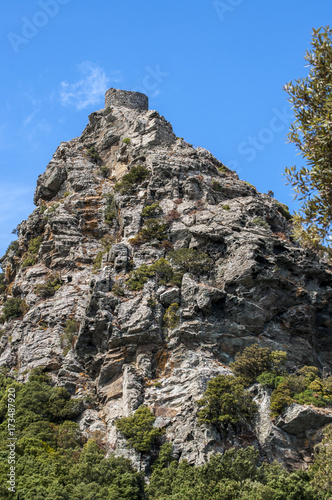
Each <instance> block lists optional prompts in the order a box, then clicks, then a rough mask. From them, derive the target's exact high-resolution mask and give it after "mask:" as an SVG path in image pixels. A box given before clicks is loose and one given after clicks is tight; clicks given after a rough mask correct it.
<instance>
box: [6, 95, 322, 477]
mask: <svg viewBox="0 0 332 500" xmlns="http://www.w3.org/2000/svg"><path fill="white" fill-rule="evenodd" d="M105 104H106V109H103V110H99V111H96V112H94V113H91V115H90V116H89V123H88V125H87V127H86V128H85V130H84V131H83V133H82V134H81V136H80V137H79V138H75V139H73V140H71V141H69V142H66V143H61V145H60V146H59V148H58V149H57V150H56V152H55V154H54V157H53V159H52V161H51V162H50V163H49V165H48V166H47V168H46V171H45V173H44V174H42V175H41V176H40V177H39V178H38V181H37V189H36V194H35V203H37V205H38V206H37V208H36V209H35V210H34V212H33V213H32V214H31V215H30V216H29V217H28V219H27V220H26V221H23V222H22V223H21V224H20V225H19V238H18V246H19V251H15V250H14V249H12V250H11V251H9V252H8V253H7V254H6V255H5V256H4V257H3V258H2V259H1V265H2V268H3V270H4V273H5V280H6V284H7V290H6V298H11V297H12V296H14V295H15V296H17V297H20V298H22V299H24V300H25V302H26V304H27V309H28V310H27V312H26V314H25V315H24V316H23V317H22V318H21V319H12V320H10V321H6V322H5V324H4V326H3V328H4V330H5V334H4V335H2V337H1V339H0V365H1V366H8V367H9V368H10V370H12V373H14V371H13V370H14V369H17V370H18V377H19V379H20V380H25V379H26V377H27V373H28V371H29V370H30V369H31V368H34V367H36V366H41V365H44V366H46V367H47V368H48V370H49V371H50V373H51V375H52V378H53V380H54V383H56V384H59V385H64V386H65V387H67V388H68V390H70V391H71V393H72V394H78V395H82V396H83V397H84V396H85V395H87V396H89V395H94V398H95V399H96V402H97V404H98V405H99V407H100V412H99V410H98V415H96V414H95V413H93V412H92V410H91V412H92V413H91V412H90V410H89V412H90V413H89V412H88V411H86V413H85V414H84V415H83V416H82V420H81V423H82V428H84V429H85V430H86V432H90V431H89V429H90V430H91V429H94V428H95V429H96V430H97V431H98V432H104V431H105V429H104V427H103V426H102V425H101V424H100V419H103V418H105V422H106V428H107V431H105V440H106V438H107V444H108V446H109V449H111V450H114V451H115V452H116V453H118V454H122V455H124V456H128V457H130V458H131V459H132V460H133V461H134V463H135V464H136V466H137V467H138V468H139V467H141V466H142V467H143V469H144V468H146V467H148V465H149V463H150V461H151V457H149V456H148V455H146V456H144V457H140V456H139V454H137V453H136V452H135V451H133V450H130V449H128V448H127V446H126V442H125V440H124V438H123V436H121V435H119V433H118V432H117V430H116V428H115V425H114V422H115V419H116V418H119V417H121V416H124V415H129V414H132V413H133V412H134V411H135V410H136V409H137V408H138V407H139V405H141V404H144V405H147V406H148V407H149V408H151V410H152V411H153V412H154V414H155V416H156V424H155V425H157V426H161V427H164V428H165V438H166V439H167V440H168V441H170V442H172V443H173V445H174V453H175V454H176V455H177V456H178V457H181V458H183V459H185V458H186V459H188V460H189V462H190V463H192V464H196V465H198V464H202V463H204V462H205V461H206V460H208V459H209V457H210V455H211V454H213V453H215V452H218V451H220V452H223V451H224V450H225V449H227V448H229V447H230V446H237V447H239V446H245V445H247V444H248V442H247V441H245V439H244V438H243V437H241V435H239V434H236V433H235V431H234V430H233V431H231V430H228V431H227V432H226V431H225V432H222V435H221V434H220V433H219V432H217V430H216V429H215V428H213V427H212V426H202V425H201V424H199V423H198V420H197V411H198V407H197V405H196V401H197V400H199V399H201V398H202V396H203V394H204V391H205V390H206V387H207V383H208V381H209V380H210V379H211V378H213V377H215V376H217V375H218V374H227V373H230V371H229V370H228V368H227V365H228V364H229V363H230V362H231V361H232V360H233V359H234V356H235V355H236V353H237V352H239V351H240V350H242V349H243V348H244V347H247V346H249V345H251V344H252V343H254V342H259V345H260V346H262V347H270V348H271V349H280V350H286V351H287V352H288V358H289V367H295V366H299V365H304V364H307V365H314V366H317V367H319V368H320V369H323V368H324V369H325V370H326V371H329V370H332V364H331V359H332V356H331V355H332V345H331V342H330V339H331V333H332V331H331V321H330V318H331V313H332V303H331V296H332V291H331V287H330V283H331V267H330V266H329V265H328V264H327V263H326V262H325V261H323V260H321V259H320V257H319V255H317V254H315V253H312V252H309V251H308V250H306V249H304V248H301V247H300V246H299V245H298V244H297V243H294V242H293V241H292V239H291V226H290V225H289V223H288V221H287V220H286V218H285V217H284V216H283V215H282V213H280V205H278V202H277V201H276V200H274V199H273V198H271V197H270V196H267V195H264V194H261V193H258V192H257V191H256V190H255V188H253V187H250V186H248V185H247V184H246V183H245V182H243V181H241V180H239V178H238V175H237V174H236V173H235V172H233V171H231V170H229V169H228V168H227V167H225V166H224V165H223V164H222V163H221V162H220V161H219V160H217V159H216V158H214V157H213V155H212V154H211V153H210V152H208V151H206V150H205V149H203V148H197V149H195V148H194V147H192V146H191V145H190V144H187V143H186V142H185V141H184V140H180V139H177V138H176V137H175V135H174V133H173V130H172V126H171V124H170V123H168V122H167V121H166V120H165V118H164V117H162V116H160V114H159V113H158V112H157V111H154V110H152V111H148V104H147V97H146V96H143V95H142V94H139V93H135V92H125V91H121V90H116V89H110V90H109V91H108V92H107V94H106V103H105ZM126 137H127V138H130V143H129V144H124V143H122V140H123V139H124V138H126ZM92 147H93V148H95V151H96V153H97V154H96V155H94V156H95V157H93V155H91V148H92ZM137 165H142V166H144V167H145V168H146V169H147V171H148V176H147V178H146V179H144V181H142V182H137V183H136V185H134V186H132V189H131V188H129V187H128V186H127V187H128V189H124V190H122V189H121V186H122V187H123V185H122V184H121V182H122V179H123V176H124V175H125V174H127V173H128V172H129V171H130V170H131V169H132V168H133V167H134V166H137ZM101 166H106V167H107V169H103V171H102V170H101ZM107 170H108V172H109V174H107ZM105 172H106V177H105ZM216 182H217V183H219V188H218V189H216V184H215V183H216ZM117 183H120V184H117ZM105 195H113V196H114V200H115V205H116V210H115V212H116V214H115V217H114V220H113V221H108V222H109V223H106V221H105V209H106V205H107V197H105ZM108 199H110V198H108ZM157 201H158V203H159V205H160V207H161V210H162V214H161V215H160V216H159V215H158V216H157V217H162V218H166V220H167V221H168V229H167V234H166V235H165V239H166V240H167V243H166V242H165V241H160V240H159V239H156V238H153V237H152V238H151V239H149V238H147V240H148V241H146V242H145V243H144V244H142V245H136V246H135V245H132V244H131V243H130V238H133V237H134V236H135V235H137V233H138V232H139V231H140V229H141V228H142V225H143V220H142V216H141V213H142V209H143V207H144V206H146V205H151V204H152V203H155V202H157ZM257 218H259V219H258V220H260V221H263V222H266V223H267V225H268V227H263V226H262V225H259V224H257V223H255V222H254V221H255V220H256V222H257ZM37 237H41V241H42V243H41V246H40V248H39V251H38V253H37V255H36V257H35V259H36V261H35V263H34V264H33V265H31V266H28V267H24V266H23V265H22V263H23V259H22V255H24V254H25V253H26V252H27V250H28V246H29V243H30V241H31V240H32V239H33V238H37ZM172 247H173V248H174V249H175V250H177V249H179V248H193V249H196V250H199V251H202V252H204V253H206V254H208V256H209V257H210V259H211V262H212V265H211V267H210V269H208V270H207V271H204V270H202V272H198V274H196V275H193V274H190V273H187V272H186V273H184V276H183V279H182V284H181V287H175V286H174V287H172V288H167V287H166V286H165V285H162V286H161V285H160V283H159V282H158V279H157V276H156V275H151V276H148V277H147V279H146V277H145V276H142V283H141V285H142V286H141V287H140V286H138V287H137V288H138V289H137V290H129V288H128V286H127V280H128V278H129V273H130V272H131V271H132V270H138V269H139V268H140V266H142V265H143V264H148V265H150V264H152V263H154V262H155V261H156V260H158V259H160V258H165V257H166V258H167V254H168V252H169V250H170V249H171V248H172ZM109 248H110V250H108V249H109ZM102 254H103V255H102ZM101 255H102V258H101V259H99V257H100V256H101ZM97 256H98V259H99V260H98V259H96V257H97ZM99 264H100V266H99ZM141 270H142V269H141ZM174 270H175V271H177V272H183V271H185V270H186V269H185V268H174ZM54 276H57V277H58V278H59V279H60V281H61V286H60V287H59V288H58V289H57V290H55V291H54V294H52V295H51V296H48V297H41V296H40V294H38V288H37V287H38V286H39V285H41V284H45V283H46V282H47V280H49V279H51V277H54ZM143 282H144V283H143ZM114 283H118V284H120V285H121V287H122V288H123V293H121V289H120V290H119V288H118V291H117V290H116V288H115V289H114V288H113V285H114ZM117 293H118V295H117ZM174 302H176V303H178V304H179V306H180V307H179V310H178V312H177V315H178V319H179V323H178V325H176V327H175V328H173V329H171V328H166V326H165V321H164V319H163V318H164V315H165V312H166V309H167V308H168V307H169V305H170V304H172V303H174ZM2 307H3V302H1V303H0V315H1V310H2ZM68 319H72V320H73V319H74V320H75V321H76V324H77V332H74V333H73V335H72V337H70V338H67V337H66V333H65V329H66V324H67V321H68ZM253 390H254V391H256V392H254V395H255V398H256V401H257V404H258V406H259V412H258V416H257V420H256V422H255V423H253V426H252V429H251V431H250V432H251V434H250V435H251V438H250V439H251V440H250V442H252V443H254V444H255V446H257V447H259V449H260V450H261V452H262V454H263V455H265V456H266V457H267V458H268V459H269V460H273V459H277V460H279V461H280V462H282V463H284V464H286V465H287V466H288V467H290V468H292V467H297V468H298V467H305V466H306V465H305V464H307V463H309V462H310V460H311V454H312V450H313V448H314V446H315V444H316V443H317V442H319V440H320V439H321V432H322V429H323V426H324V425H326V423H327V422H329V421H330V415H329V414H328V413H329V412H324V411H319V410H315V409H312V408H303V407H301V409H298V408H297V407H291V408H290V409H288V410H287V411H286V413H285V415H284V416H283V417H282V419H280V421H278V425H275V423H273V422H272V421H271V419H270V416H269V404H270V403H269V402H270V396H269V394H268V393H267V392H266V391H263V390H262V389H261V388H257V387H256V389H253ZM296 408H297V409H296ZM93 411H95V410H93ZM95 423H96V425H95ZM91 432H92V431H91ZM142 464H143V465H142ZM144 470H145V469H144Z"/></svg>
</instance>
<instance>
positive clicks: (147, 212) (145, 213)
mask: <svg viewBox="0 0 332 500" xmlns="http://www.w3.org/2000/svg"><path fill="white" fill-rule="evenodd" d="M161 212H162V210H161V207H160V205H159V203H158V202H156V203H152V205H147V206H146V207H144V208H143V210H142V213H141V216H142V217H143V219H151V218H154V217H156V216H157V215H159V214H160V213H161Z"/></svg>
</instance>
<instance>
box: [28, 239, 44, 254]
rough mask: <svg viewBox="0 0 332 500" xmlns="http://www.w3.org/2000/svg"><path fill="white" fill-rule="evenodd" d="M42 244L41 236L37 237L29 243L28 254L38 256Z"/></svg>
mask: <svg viewBox="0 0 332 500" xmlns="http://www.w3.org/2000/svg"><path fill="white" fill-rule="evenodd" d="M41 242H42V237H41V236H37V238H33V239H32V240H31V241H30V242H29V246H28V252H29V253H30V254H32V255H37V253H38V251H39V247H40V245H41Z"/></svg>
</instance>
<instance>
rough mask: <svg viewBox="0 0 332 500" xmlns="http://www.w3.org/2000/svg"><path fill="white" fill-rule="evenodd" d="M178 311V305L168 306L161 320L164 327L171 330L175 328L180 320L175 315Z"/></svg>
mask: <svg viewBox="0 0 332 500" xmlns="http://www.w3.org/2000/svg"><path fill="white" fill-rule="evenodd" d="M178 310H179V304H177V303H175V302H174V303H173V304H171V305H170V306H169V308H168V309H167V310H166V313H165V314H164V317H163V320H164V323H165V326H167V328H170V329H171V330H173V329H174V328H176V327H177V326H178V324H179V322H180V318H179V316H178V314H177V312H178Z"/></svg>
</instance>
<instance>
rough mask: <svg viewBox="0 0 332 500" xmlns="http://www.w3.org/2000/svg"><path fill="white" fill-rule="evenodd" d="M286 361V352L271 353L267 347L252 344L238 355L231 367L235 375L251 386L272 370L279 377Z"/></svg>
mask: <svg viewBox="0 0 332 500" xmlns="http://www.w3.org/2000/svg"><path fill="white" fill-rule="evenodd" d="M286 359H287V354H286V353H285V352H284V351H272V352H271V351H270V349H269V348H267V347H258V345H257V344H252V345H251V346H250V347H246V348H245V349H244V350H243V352H242V353H241V354H236V356H235V360H234V361H233V363H230V365H229V366H230V369H231V370H232V371H233V372H234V373H235V375H237V376H239V377H241V378H242V379H243V381H244V382H245V383H246V384H247V385H250V384H252V383H254V382H255V380H256V379H257V377H258V376H259V375H260V374H261V373H263V372H265V371H271V370H272V371H274V372H275V373H276V374H277V375H279V374H280V373H281V372H282V369H283V365H284V364H285V362H286Z"/></svg>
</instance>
